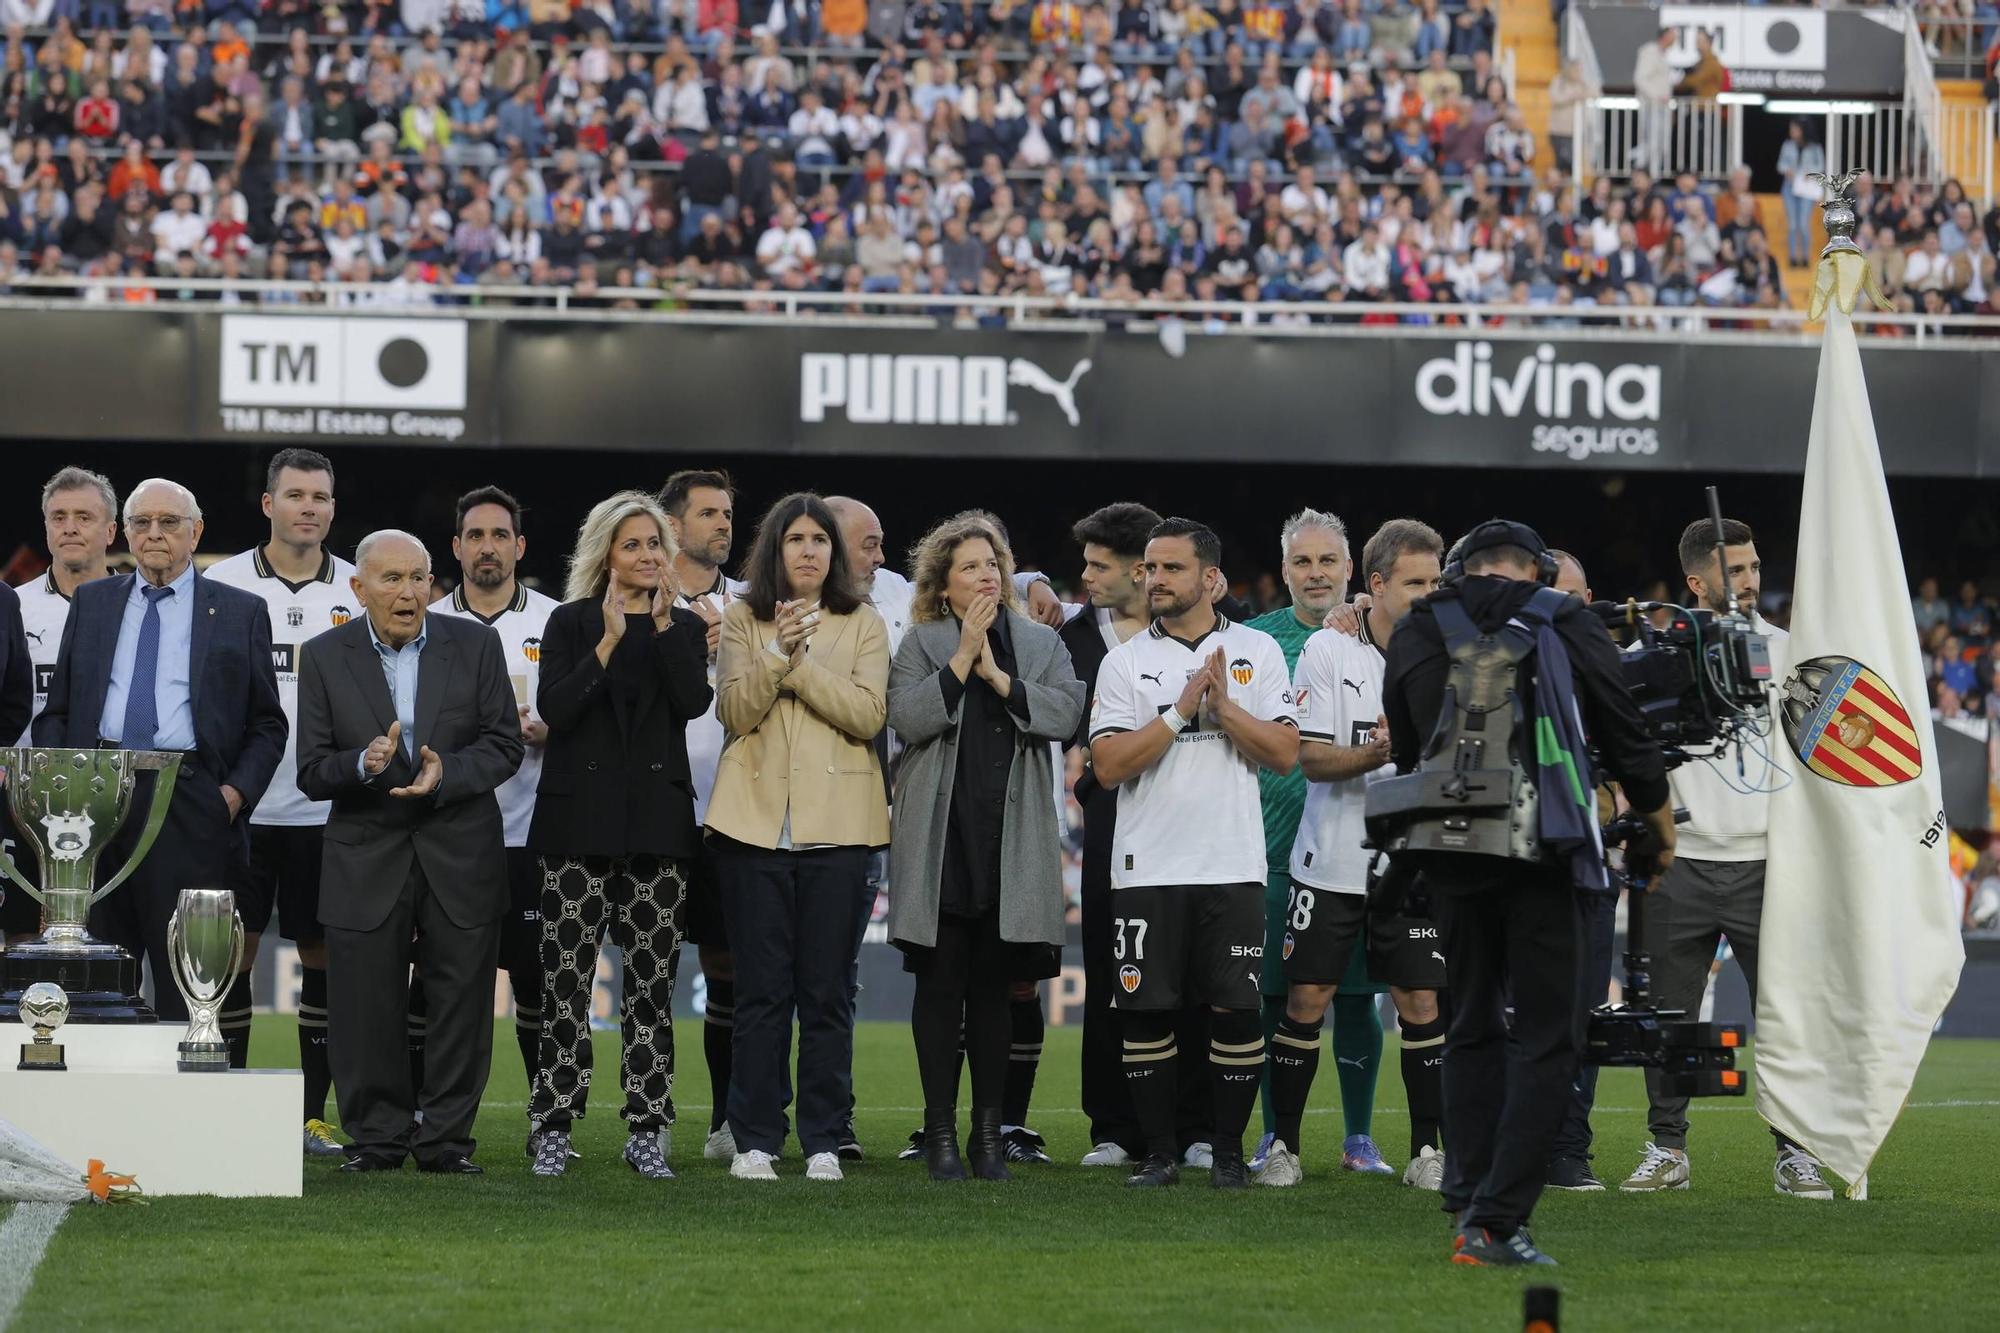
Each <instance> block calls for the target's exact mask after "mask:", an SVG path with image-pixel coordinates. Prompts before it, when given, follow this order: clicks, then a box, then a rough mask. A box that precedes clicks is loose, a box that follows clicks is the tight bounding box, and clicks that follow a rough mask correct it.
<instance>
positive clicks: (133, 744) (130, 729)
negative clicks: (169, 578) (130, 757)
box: [119, 583, 174, 750]
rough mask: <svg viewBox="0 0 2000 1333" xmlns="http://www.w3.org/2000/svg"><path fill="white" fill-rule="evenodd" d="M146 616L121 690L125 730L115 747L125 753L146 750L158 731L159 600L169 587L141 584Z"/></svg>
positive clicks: (141, 624) (168, 594)
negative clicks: (129, 672)
mask: <svg viewBox="0 0 2000 1333" xmlns="http://www.w3.org/2000/svg"><path fill="white" fill-rule="evenodd" d="M139 591H140V593H141V594H143V595H144V596H145V598H146V615H145V618H144V619H143V620H141V621H140V622H139V649H138V651H137V652H135V653H134V654H133V655H132V680H131V683H130V684H129V685H127V686H126V689H125V731H124V734H123V736H122V738H121V739H120V741H119V745H120V746H121V747H123V748H124V749H127V750H150V749H152V748H153V737H154V736H155V735H156V734H157V733H158V732H159V730H160V703H159V682H158V680H157V677H158V676H159V674H160V599H161V598H163V597H171V596H173V595H174V590H173V589H172V588H155V587H153V586H152V585H151V584H147V583H142V584H140V585H139Z"/></svg>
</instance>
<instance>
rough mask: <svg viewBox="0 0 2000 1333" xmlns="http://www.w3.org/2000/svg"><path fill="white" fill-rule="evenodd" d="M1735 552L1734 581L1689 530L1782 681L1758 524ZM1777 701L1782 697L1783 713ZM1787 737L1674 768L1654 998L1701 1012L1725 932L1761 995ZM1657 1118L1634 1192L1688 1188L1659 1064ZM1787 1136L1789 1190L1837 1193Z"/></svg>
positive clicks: (1711, 598)
mask: <svg viewBox="0 0 2000 1333" xmlns="http://www.w3.org/2000/svg"><path fill="white" fill-rule="evenodd" d="M1722 544H1723V555H1724V557H1725V559H1727V561H1728V563H1729V575H1728V582H1727V583H1726V584H1725V583H1724V581H1723V579H1722V578H1721V577H1720V575H1719V572H1718V570H1717V569H1716V558H1715V526H1714V524H1713V523H1712V522H1711V521H1710V520H1708V519H1705V518H1704V519H1697V520H1696V521H1695V522H1693V523H1690V524H1688V526H1687V529H1686V531H1684V532H1682V533H1681V547H1680V558H1681V571H1682V573H1684V574H1685V575H1686V576H1687V586H1688V590H1689V591H1690V592H1692V593H1693V594H1694V596H1695V600H1696V602H1697V603H1698V604H1699V605H1701V606H1704V607H1706V608H1708V609H1709V610H1710V611H1713V612H1716V613H1717V614H1718V615H1719V614H1721V613H1723V612H1725V611H1727V610H1728V609H1729V593H1730V591H1731V590H1732V589H1733V590H1734V592H1735V593H1736V601H1737V605H1738V606H1739V608H1740V609H1741V610H1742V611H1743V612H1744V614H1746V615H1748V616H1749V617H1750V625H1751V628H1752V629H1754V630H1756V631H1757V632H1758V633H1759V634H1762V635H1764V636H1765V637H1766V638H1767V639H1769V640H1770V647H1771V681H1772V684H1773V686H1774V687H1775V685H1776V683H1777V682H1779V681H1781V680H1783V679H1784V678H1785V674H1786V673H1787V672H1788V671H1789V670H1790V669H1791V649H1790V644H1789V642H1788V636H1787V635H1786V634H1785V632H1784V631H1783V630H1781V629H1779V628H1778V627H1777V626H1775V625H1772V624H1769V623H1768V622H1766V621H1765V620H1764V618H1763V617H1762V616H1760V615H1758V613H1757V596H1758V593H1759V591H1760V590H1761V588H1762V583H1763V566H1762V565H1761V564H1760V563H1759V561H1758V559H1757V541H1756V538H1755V536H1753V535H1752V533H1751V531H1750V525H1749V524H1748V523H1743V522H1739V521H1738V520H1736V519H1724V520H1723V522H1722ZM1775 704H1776V701H1775V699H1774V700H1773V706H1774V711H1775ZM1783 744H1784V742H1783V741H1782V739H1780V738H1779V737H1778V736H1776V735H1773V736H1771V737H1770V738H1769V739H1767V740H1766V742H1765V745H1766V746H1767V747H1768V748H1767V749H1766V751H1765V753H1764V754H1763V755H1750V754H1746V755H1745V756H1744V758H1745V761H1746V762H1745V763H1744V764H1743V766H1742V775H1741V776H1740V777H1739V776H1738V775H1737V772H1736V769H1737V764H1736V762H1735V760H1734V758H1733V757H1731V756H1727V755H1718V756H1715V757H1714V758H1712V759H1701V758H1697V759H1696V760H1695V761H1694V762H1691V763H1686V764H1682V765H1681V766H1680V767H1679V768H1677V769H1675V770H1674V774H1673V779H1672V781H1673V788H1674V801H1675V803H1676V804H1678V805H1683V806H1686V807H1687V811H1688V821H1687V829H1686V832H1685V834H1684V836H1685V838H1686V839H1687V842H1686V846H1685V851H1686V853H1687V858H1686V859H1685V860H1682V861H1677V862H1675V864H1674V868H1673V871H1672V872H1671V873H1669V874H1663V875H1662V876H1661V877H1660V879H1659V881H1658V888H1657V890H1656V892H1655V893H1654V894H1653V895H1652V897H1651V898H1649V899H1648V900H1647V903H1646V942H1647V947H1648V949H1649V951H1650V952H1651V954H1652V957H1653V1000H1654V1003H1655V1004H1657V1005H1658V1006H1659V1007H1660V1008H1662V1009H1681V1010H1685V1011H1686V1012H1688V1013H1690V1014H1692V1013H1694V1012H1696V1011H1697V1010H1698V1009H1700V1007H1701V996H1702V991H1703V989H1704V988H1705V987H1706V986H1707V984H1708V969H1709V964H1710V963H1711V962H1713V961H1714V959H1715V946H1716V944H1717V942H1718V940H1719V939H1720V938H1721V937H1722V936H1724V935H1726V936H1728V937H1729V945H1730V948H1731V949H1732V950H1733V951H1734V952H1735V954H1736V960H1737V961H1738V962H1740V963H1741V964H1742V965H1743V975H1744V978H1745V979H1746V980H1747V981H1748V982H1749V983H1750V995H1751V999H1752V1002H1753V1003H1754V1002H1755V998H1756V995H1757V939H1758V934H1759V932H1758V920H1759V918H1760V917H1761V916H1762V915H1763V911H1764V855H1765V849H1764V836H1765V832H1766V830H1767V829H1768V828H1769V826H1770V819H1771V798H1770V789H1771V788H1773V787H1775V786H1778V785H1780V784H1781V782H1782V777H1781V772H1782V770H1780V769H1779V767H1778V766H1777V764H1776V763H1775V762H1774V761H1773V759H1772V756H1773V755H1775V754H1776V753H1777V750H1778V749H1779V748H1780V747H1782V745H1783ZM1646 1101H1647V1104H1648V1113H1647V1118H1646V1123H1647V1127H1648V1128H1649V1129H1650V1130H1651V1132H1652V1135H1653V1139H1652V1142H1650V1143H1648V1144H1647V1145H1646V1149H1645V1155H1644V1156H1643V1157H1641V1158H1640V1160H1639V1165H1638V1168H1637V1169H1636V1170H1634V1171H1633V1172H1632V1174H1631V1175H1630V1176H1628V1177H1626V1179H1625V1183H1624V1184H1623V1185H1621V1186H1620V1187H1619V1188H1620V1189H1622V1190H1624V1191H1625V1192H1626V1193H1627V1194H1648V1193H1652V1192H1653V1191H1656V1190H1684V1189H1686V1188H1687V1187H1688V1175H1689V1171H1688V1166H1689V1164H1688V1154H1687V1134H1688V1120H1687V1108H1688V1099H1687V1098H1686V1097H1681V1096H1676V1095H1673V1094H1671V1093H1669V1092H1667V1091H1666V1089H1665V1083H1664V1080H1663V1078H1662V1077H1661V1075H1660V1073H1659V1071H1657V1070H1653V1069H1648V1070H1647V1071H1646ZM1771 1132H1772V1135H1773V1136H1774V1137H1775V1138H1776V1139H1777V1141H1778V1159H1777V1164H1776V1165H1775V1166H1774V1167H1773V1168H1772V1179H1773V1182H1774V1184H1775V1186H1776V1189H1777V1192H1778V1193H1780V1194H1789V1195H1792V1196H1794V1197H1796V1198H1802V1199H1831V1198H1832V1197H1833V1190H1832V1187H1830V1186H1829V1185H1828V1184H1827V1183H1826V1180H1825V1178H1824V1177H1823V1176H1821V1175H1820V1171H1819V1163H1818V1162H1816V1161H1814V1160H1813V1158H1812V1155H1811V1154H1810V1153H1808V1152H1806V1150H1805V1149H1804V1148H1801V1147H1800V1146H1799V1145H1798V1144H1796V1143H1793V1142H1792V1141H1791V1140H1790V1139H1787V1138H1786V1137H1785V1136H1784V1135H1782V1134H1779V1133H1778V1132H1777V1131H1776V1130H1772V1131H1771Z"/></svg>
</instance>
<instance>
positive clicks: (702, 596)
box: [680, 570, 750, 824]
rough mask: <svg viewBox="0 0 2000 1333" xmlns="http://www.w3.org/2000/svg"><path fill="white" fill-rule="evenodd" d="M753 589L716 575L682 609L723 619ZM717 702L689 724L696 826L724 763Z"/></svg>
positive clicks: (711, 671) (711, 666)
mask: <svg viewBox="0 0 2000 1333" xmlns="http://www.w3.org/2000/svg"><path fill="white" fill-rule="evenodd" d="M749 586H750V585H749V584H747V583H743V582H740V581H738V580H736V579H732V578H729V577H727V576H726V575H724V574H723V573H722V572H721V571H719V570H718V571H717V572H716V576H715V586H714V587H713V588H710V589H709V590H708V591H707V592H704V593H696V594H695V595H694V596H692V597H689V596H687V595H686V594H685V593H683V594H682V595H681V599H680V602H681V605H682V606H687V607H692V606H693V605H694V604H695V603H696V602H706V603H708V608H709V610H711V611H713V612H715V614H717V615H721V614H722V613H723V612H724V611H725V610H727V609H728V607H729V604H730V603H731V602H733V601H735V600H736V599H737V598H739V597H741V596H742V595H743V593H744V590H745V589H746V588H748V587H749ZM708 687H709V688H710V689H714V688H715V659H714V658H712V657H711V658H710V659H709V660H708ZM715 704H716V700H714V699H710V700H709V701H708V711H707V712H706V713H703V714H702V715H701V716H700V717H698V718H696V719H695V720H694V721H692V722H689V723H688V724H687V750H688V772H689V773H690V774H692V775H693V777H694V822H695V823H697V824H700V823H701V822H702V821H703V820H704V819H706V818H707V816H708V795H709V793H710V792H712V791H714V790H715V767H716V765H717V764H719V763H721V762H722V719H721V718H719V717H717V716H716V715H715Z"/></svg>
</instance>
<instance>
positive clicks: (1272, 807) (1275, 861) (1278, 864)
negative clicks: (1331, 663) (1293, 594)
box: [1249, 606, 1318, 875]
mask: <svg viewBox="0 0 2000 1333" xmlns="http://www.w3.org/2000/svg"><path fill="white" fill-rule="evenodd" d="M1249 625H1250V628H1251V629H1260V630H1263V631H1264V632H1265V633H1266V634H1268V635H1270V636H1271V637H1272V638H1274V639H1276V640H1277V641H1278V647H1279V648H1281V649H1283V650H1284V654H1285V671H1286V672H1287V674H1290V673H1294V672H1296V671H1297V670H1298V668H1299V654H1300V653H1302V652H1304V651H1305V650H1306V640H1307V639H1310V638H1311V637H1312V636H1313V635H1314V634H1315V633H1316V632H1317V630H1318V627H1317V626H1315V625H1308V624H1305V623H1304V622H1302V621H1301V620H1300V619H1299V618H1298V617H1297V616H1295V615H1293V614H1292V608H1291V607H1289V606H1281V607H1279V608H1278V609H1277V610H1275V611H1266V612H1265V613H1264V614H1263V615H1261V616H1258V617H1257V618H1256V619H1255V620H1252V621H1250V622H1249ZM1257 794H1258V795H1259V796H1260V797H1261V798H1262V799H1263V805H1264V863H1265V870H1266V872H1267V873H1269V874H1274V875H1275V874H1281V873H1285V872H1286V871H1287V870H1288V868H1289V867H1290V866H1291V863H1292V842H1293V840H1294V839H1295V838H1297V837H1298V834H1299V818H1300V816H1301V815H1303V814H1304V813H1305V808H1306V775H1305V773H1304V771H1303V770H1301V769H1297V768H1294V769H1293V770H1292V771H1291V772H1289V773H1286V774H1284V775H1282V776H1280V775H1279V774H1276V773H1273V772H1271V770H1269V769H1268V768H1260V769H1258V770H1257Z"/></svg>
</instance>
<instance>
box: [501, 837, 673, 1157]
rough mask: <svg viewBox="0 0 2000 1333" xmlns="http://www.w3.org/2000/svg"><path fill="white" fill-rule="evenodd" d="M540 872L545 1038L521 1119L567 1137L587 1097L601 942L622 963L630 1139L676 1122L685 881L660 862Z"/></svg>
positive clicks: (560, 860)
mask: <svg viewBox="0 0 2000 1333" xmlns="http://www.w3.org/2000/svg"><path fill="white" fill-rule="evenodd" d="M540 862H541V868H542V948H541V956H542V975H541V990H542V996H543V999H542V1033H541V1044H540V1047H539V1054H538V1056H537V1058H536V1070H535V1087H534V1091H533V1094H532V1095H531V1096H530V1097H529V1098H528V1118H529V1119H530V1120H532V1121H533V1122H534V1123H535V1124H536V1125H538V1126H543V1127H546V1128H549V1129H567V1128H568V1127H569V1124H570V1121H571V1120H573V1119H575V1118H576V1117H579V1116H581V1115H582V1114H583V1113H584V1107H585V1104H586V1103H587V1102H588V1100H589V1097H590V1074H591V1044H590V1001H591V996H592V994H593V993H594V991H595V988H596V984H597V949H598V943H599V941H600V940H602V939H604V938H605V937H606V936H607V935H608V936H609V938H610V942H611V944H613V945H614V946H616V947H617V948H618V949H619V950H621V951H622V952H623V954H624V962H625V966H624V968H623V971H622V982H623V992H622V994H621V996H620V1004H619V1010H620V1013H619V1036H620V1055H619V1062H618V1072H619V1081H620V1083H621V1085H622V1086H623V1088H624V1090H625V1109H624V1112H623V1115H624V1117H625V1121H626V1123H627V1124H628V1125H629V1126H630V1128H631V1129H632V1131H633V1132H634V1133H638V1132H639V1131H641V1130H652V1129H661V1128H664V1127H665V1126H667V1125H671V1124H673V1123H674V982H675V980H676V979H677V978H678V977H679V976H680V967H681V904H682V903H683V902H684V901H685V900H686V898H687V879H686V877H685V875H684V874H683V873H682V868H681V866H680V863H678V862H676V861H672V860H669V859H668V858H666V857H662V856H652V855H639V856H630V857H626V856H617V857H611V856H559V855H555V854H553V853H547V852H544V853H543V854H542V855H541V857H540Z"/></svg>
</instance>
